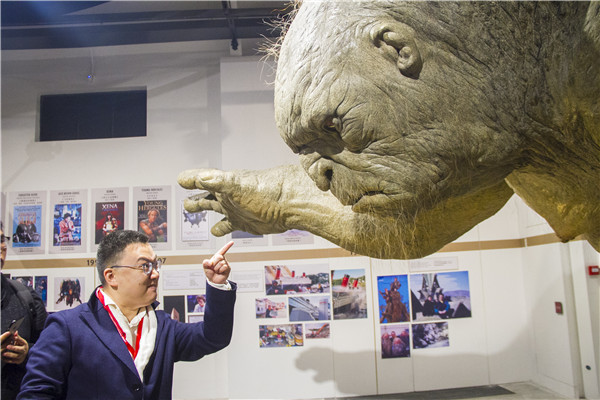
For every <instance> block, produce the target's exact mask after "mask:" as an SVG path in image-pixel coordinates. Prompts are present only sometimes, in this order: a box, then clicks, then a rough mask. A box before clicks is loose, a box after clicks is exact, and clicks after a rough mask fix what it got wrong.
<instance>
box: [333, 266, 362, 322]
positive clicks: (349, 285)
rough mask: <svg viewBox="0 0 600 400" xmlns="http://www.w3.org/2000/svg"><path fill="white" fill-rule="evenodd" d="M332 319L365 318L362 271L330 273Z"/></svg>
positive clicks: (348, 270)
mask: <svg viewBox="0 0 600 400" xmlns="http://www.w3.org/2000/svg"><path fill="white" fill-rule="evenodd" d="M331 286H332V288H333V290H332V293H333V319H360V318H367V291H366V274H365V270H364V269H342V270H334V271H331Z"/></svg>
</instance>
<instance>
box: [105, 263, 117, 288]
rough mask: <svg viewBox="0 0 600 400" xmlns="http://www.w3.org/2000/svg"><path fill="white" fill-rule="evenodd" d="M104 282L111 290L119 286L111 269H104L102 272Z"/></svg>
mask: <svg viewBox="0 0 600 400" xmlns="http://www.w3.org/2000/svg"><path fill="white" fill-rule="evenodd" d="M104 280H105V281H106V284H107V285H108V286H110V287H111V288H113V289H116V288H117V287H118V286H119V285H118V283H117V276H116V275H115V270H114V269H112V268H106V269H105V270H104Z"/></svg>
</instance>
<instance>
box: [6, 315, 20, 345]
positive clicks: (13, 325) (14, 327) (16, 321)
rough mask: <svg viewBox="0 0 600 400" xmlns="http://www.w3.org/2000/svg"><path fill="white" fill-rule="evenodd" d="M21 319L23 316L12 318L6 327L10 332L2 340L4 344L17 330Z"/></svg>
mask: <svg viewBox="0 0 600 400" xmlns="http://www.w3.org/2000/svg"><path fill="white" fill-rule="evenodd" d="M23 320H25V317H21V318H19V319H13V321H12V322H11V323H10V326H9V327H8V330H7V332H10V335H8V336H6V337H5V338H4V339H3V340H2V344H5V342H6V341H7V340H8V339H10V338H12V337H13V335H14V334H15V332H16V331H17V329H19V327H20V326H21V324H22V323H23Z"/></svg>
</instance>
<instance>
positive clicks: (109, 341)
mask: <svg viewBox="0 0 600 400" xmlns="http://www.w3.org/2000/svg"><path fill="white" fill-rule="evenodd" d="M88 307H89V312H84V313H81V314H80V318H81V319H82V320H83V321H84V323H86V324H87V325H88V326H89V327H90V329H91V331H92V332H93V333H94V334H95V335H96V336H97V337H98V339H100V342H102V344H104V346H106V348H108V349H109V350H110V351H111V352H112V353H113V354H114V355H115V357H116V358H118V359H119V360H121V362H122V363H123V364H125V365H126V366H127V368H129V370H131V372H133V373H134V374H135V376H136V377H138V378H139V374H138V371H137V369H136V367H135V363H134V362H133V358H132V357H131V354H130V353H129V350H127V346H126V345H125V342H123V339H122V338H121V335H120V334H119V332H118V331H117V328H116V327H115V324H114V323H113V322H112V320H111V319H110V316H109V315H108V312H106V310H105V309H104V308H103V307H102V304H101V303H100V302H99V301H98V298H97V297H96V291H95V290H94V292H93V293H92V296H91V297H90V300H89V301H88Z"/></svg>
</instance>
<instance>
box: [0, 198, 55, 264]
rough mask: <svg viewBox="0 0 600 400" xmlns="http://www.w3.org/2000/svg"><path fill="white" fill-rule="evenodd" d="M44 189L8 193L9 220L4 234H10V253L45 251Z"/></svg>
mask: <svg viewBox="0 0 600 400" xmlns="http://www.w3.org/2000/svg"><path fill="white" fill-rule="evenodd" d="M46 195H47V193H46V192H45V191H41V192H11V193H9V195H8V201H9V203H8V212H9V220H10V221H11V222H12V229H10V228H9V227H8V224H6V225H5V227H4V229H5V230H4V234H5V235H7V236H8V235H10V236H11V241H10V243H9V245H8V249H9V251H10V252H11V253H12V254H17V255H22V254H43V253H44V252H45V247H46V244H45V239H44V236H45V235H44V231H43V229H45V225H44V223H43V221H44V212H45V206H46Z"/></svg>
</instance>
